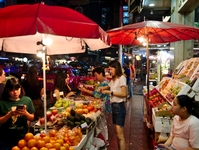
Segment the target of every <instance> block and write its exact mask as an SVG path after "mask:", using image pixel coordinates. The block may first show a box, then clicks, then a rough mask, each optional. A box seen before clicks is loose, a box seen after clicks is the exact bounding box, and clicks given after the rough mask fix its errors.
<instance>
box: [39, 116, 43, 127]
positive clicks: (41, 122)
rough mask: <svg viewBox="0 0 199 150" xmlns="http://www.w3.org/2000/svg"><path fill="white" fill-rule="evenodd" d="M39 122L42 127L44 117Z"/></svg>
mask: <svg viewBox="0 0 199 150" xmlns="http://www.w3.org/2000/svg"><path fill="white" fill-rule="evenodd" d="M39 122H40V124H41V125H42V124H44V117H42V118H40V119H39Z"/></svg>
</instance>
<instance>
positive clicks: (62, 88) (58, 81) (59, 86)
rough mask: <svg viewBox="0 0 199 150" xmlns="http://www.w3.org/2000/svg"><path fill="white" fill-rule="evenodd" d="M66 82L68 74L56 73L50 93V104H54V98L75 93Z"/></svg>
mask: <svg viewBox="0 0 199 150" xmlns="http://www.w3.org/2000/svg"><path fill="white" fill-rule="evenodd" d="M68 82H69V74H67V73H62V72H61V73H58V74H57V75H56V78H55V84H54V87H53V90H52V91H51V93H50V103H51V105H52V106H54V104H55V102H56V100H58V99H59V98H60V97H70V96H74V95H75V92H73V91H72V89H71V87H70V85H69V84H68ZM60 92H63V95H62V94H60Z"/></svg>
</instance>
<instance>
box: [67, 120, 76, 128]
mask: <svg viewBox="0 0 199 150" xmlns="http://www.w3.org/2000/svg"><path fill="white" fill-rule="evenodd" d="M67 125H68V126H69V127H72V128H73V127H75V124H74V123H73V122H72V121H68V122H67Z"/></svg>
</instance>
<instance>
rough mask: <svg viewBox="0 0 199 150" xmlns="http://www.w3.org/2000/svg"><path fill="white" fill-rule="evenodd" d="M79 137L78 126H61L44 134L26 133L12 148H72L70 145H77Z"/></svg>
mask: <svg viewBox="0 0 199 150" xmlns="http://www.w3.org/2000/svg"><path fill="white" fill-rule="evenodd" d="M81 139H82V132H81V129H80V128H77V127H76V128H73V129H72V130H71V129H69V128H67V127H63V128H61V129H60V130H59V131H57V130H55V129H51V130H50V131H49V132H48V133H46V134H45V133H41V134H39V135H35V136H34V135H33V134H32V133H27V134H26V135H25V137H24V139H21V140H20V141H19V142H18V145H17V146H15V147H13V148H12V150H73V149H74V147H72V146H77V145H78V144H79V142H80V141H81Z"/></svg>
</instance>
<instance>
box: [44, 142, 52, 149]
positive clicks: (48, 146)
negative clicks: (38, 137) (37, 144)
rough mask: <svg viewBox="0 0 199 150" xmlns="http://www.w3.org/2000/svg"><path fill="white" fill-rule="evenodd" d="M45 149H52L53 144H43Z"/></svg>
mask: <svg viewBox="0 0 199 150" xmlns="http://www.w3.org/2000/svg"><path fill="white" fill-rule="evenodd" d="M45 147H46V148H48V149H49V148H52V147H53V144H52V143H46V144H45Z"/></svg>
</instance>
